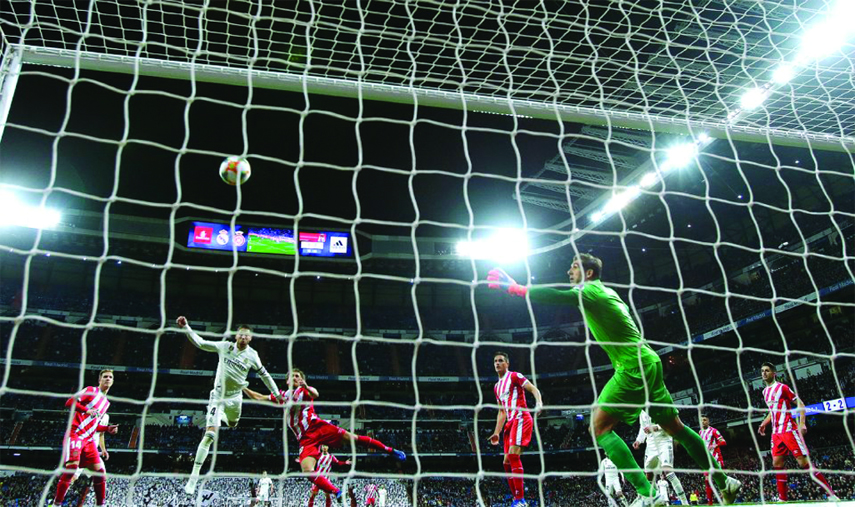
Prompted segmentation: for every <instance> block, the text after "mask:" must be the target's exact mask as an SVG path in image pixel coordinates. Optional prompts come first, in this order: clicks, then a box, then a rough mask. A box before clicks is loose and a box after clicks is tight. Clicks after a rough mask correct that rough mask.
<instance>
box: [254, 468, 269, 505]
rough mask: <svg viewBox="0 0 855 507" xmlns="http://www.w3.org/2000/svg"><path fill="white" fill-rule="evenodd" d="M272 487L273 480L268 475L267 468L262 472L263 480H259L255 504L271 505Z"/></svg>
mask: <svg viewBox="0 0 855 507" xmlns="http://www.w3.org/2000/svg"><path fill="white" fill-rule="evenodd" d="M272 487H273V481H272V480H270V477H268V476H267V470H265V471H264V472H263V473H262V474H261V480H260V481H258V488H257V489H256V492H257V493H256V497H255V501H254V502H253V505H258V504H259V503H261V504H262V505H270V489H271V488H272Z"/></svg>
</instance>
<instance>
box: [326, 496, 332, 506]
mask: <svg viewBox="0 0 855 507" xmlns="http://www.w3.org/2000/svg"><path fill="white" fill-rule="evenodd" d="M327 507H332V497H331V496H329V495H327Z"/></svg>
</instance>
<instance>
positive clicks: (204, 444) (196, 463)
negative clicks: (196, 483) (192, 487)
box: [193, 431, 217, 477]
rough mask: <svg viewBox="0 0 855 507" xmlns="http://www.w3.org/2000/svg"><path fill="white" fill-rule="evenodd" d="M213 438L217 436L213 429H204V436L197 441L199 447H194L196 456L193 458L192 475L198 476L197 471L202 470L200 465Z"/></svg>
mask: <svg viewBox="0 0 855 507" xmlns="http://www.w3.org/2000/svg"><path fill="white" fill-rule="evenodd" d="M215 438H217V435H216V434H215V433H214V432H213V431H206V432H205V436H203V437H202V441H201V442H199V447H197V448H196V457H195V458H194V460H193V476H194V477H195V476H198V475H199V472H201V471H202V465H203V464H204V463H205V459H206V458H207V457H208V449H210V447H211V444H213V443H214V439H215Z"/></svg>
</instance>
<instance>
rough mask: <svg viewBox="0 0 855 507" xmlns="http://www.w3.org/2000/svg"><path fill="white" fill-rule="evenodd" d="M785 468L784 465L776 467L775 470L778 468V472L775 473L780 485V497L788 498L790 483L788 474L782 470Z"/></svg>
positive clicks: (777, 483) (776, 481) (777, 482)
mask: <svg viewBox="0 0 855 507" xmlns="http://www.w3.org/2000/svg"><path fill="white" fill-rule="evenodd" d="M783 469H784V467H775V470H778V472H776V473H775V483H776V485H777V486H778V498H780V499H781V500H786V499H787V488H788V487H789V484H788V483H787V474H785V473H783V472H781V470H783Z"/></svg>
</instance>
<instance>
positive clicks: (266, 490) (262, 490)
mask: <svg viewBox="0 0 855 507" xmlns="http://www.w3.org/2000/svg"><path fill="white" fill-rule="evenodd" d="M271 486H273V481H272V480H270V477H262V478H261V480H260V481H258V496H260V497H261V496H263V497H266V496H267V495H269V494H270V487H271Z"/></svg>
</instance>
